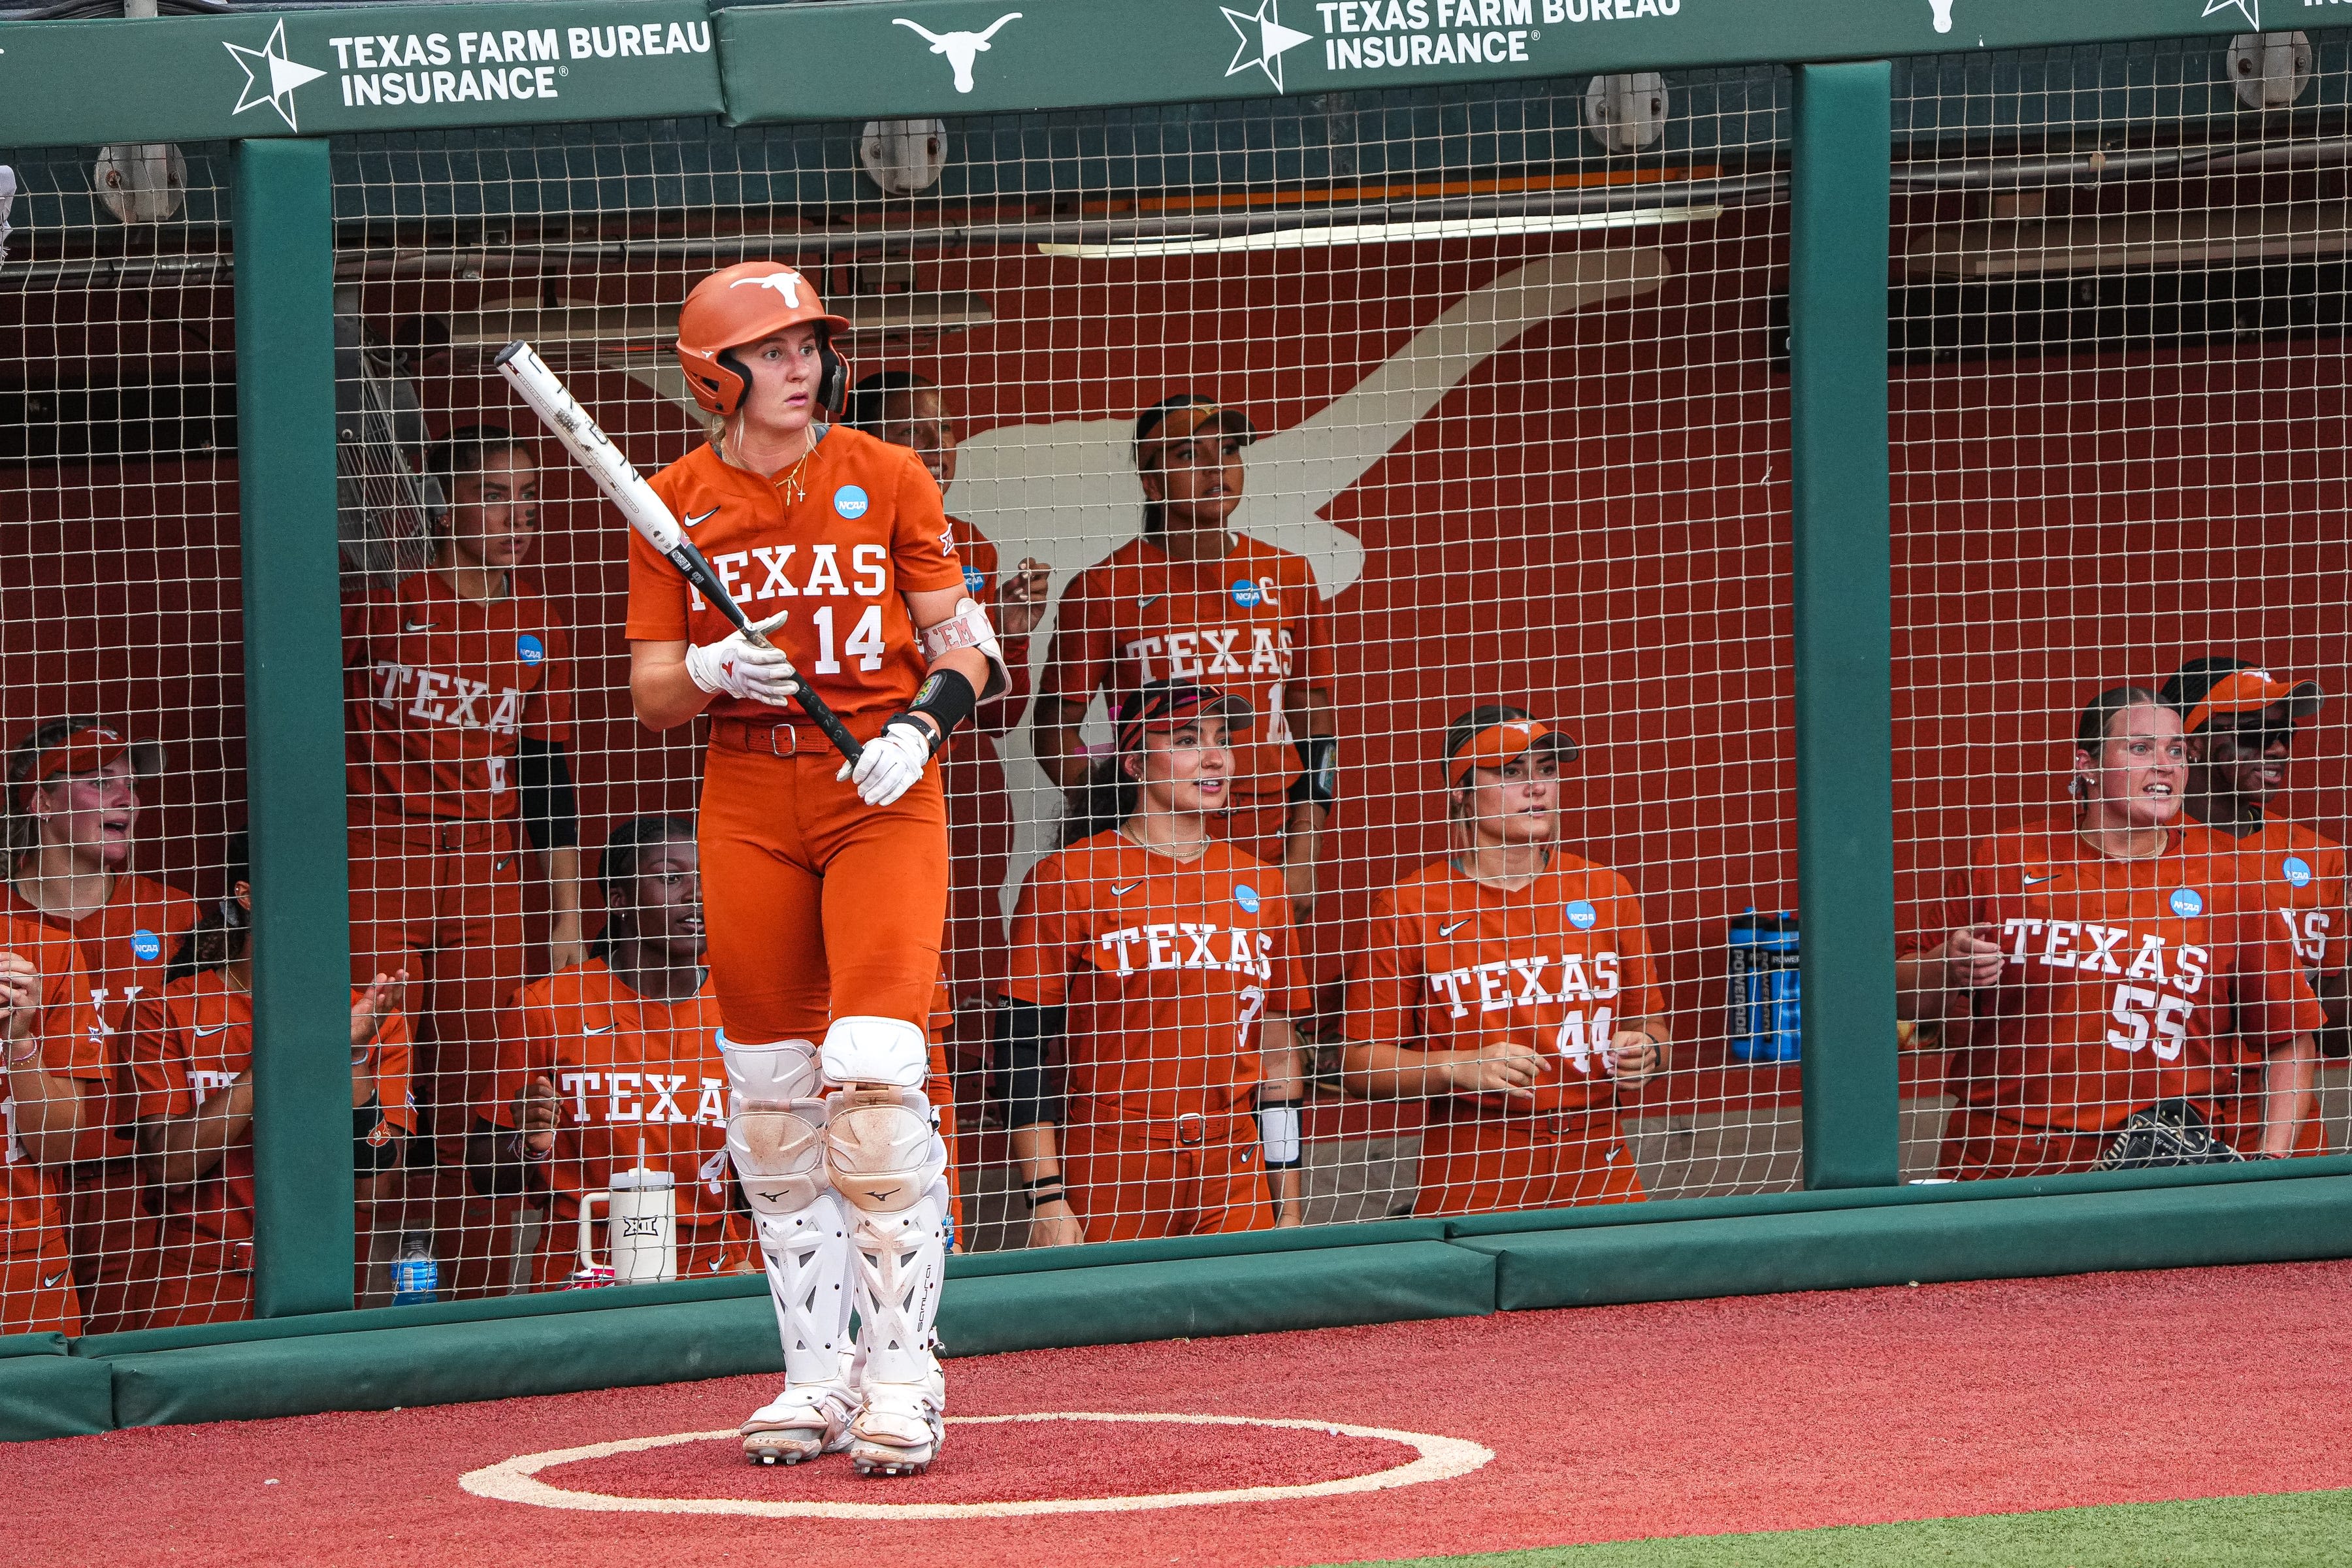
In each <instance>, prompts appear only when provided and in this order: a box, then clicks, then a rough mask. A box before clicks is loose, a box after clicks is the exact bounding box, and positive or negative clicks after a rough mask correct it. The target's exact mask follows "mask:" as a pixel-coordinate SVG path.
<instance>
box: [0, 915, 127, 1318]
mask: <svg viewBox="0 0 2352 1568" xmlns="http://www.w3.org/2000/svg"><path fill="white" fill-rule="evenodd" d="M0 1012H5V1017H0V1058H5V1084H0V1092H5V1095H6V1097H7V1098H6V1099H5V1100H0V1334H18V1333H39V1332H55V1333H61V1334H79V1333H80V1332H81V1331H82V1327H81V1300H80V1297H79V1293H78V1292H77V1291H76V1290H75V1289H74V1279H73V1259H72V1255H71V1254H70V1253H69V1252H68V1249H67V1245H66V1228H65V1209H64V1206H63V1205H62V1204H61V1203H60V1202H59V1201H58V1186H59V1184H58V1182H57V1181H56V1180H55V1173H58V1172H59V1171H61V1170H62V1169H63V1167H64V1166H65V1165H66V1164H67V1163H68V1162H69V1161H71V1160H72V1158H73V1156H74V1153H75V1145H76V1143H77V1142H79V1138H80V1135H81V1132H82V1130H83V1128H84V1127H85V1126H86V1125H87V1124H88V1123H89V1121H90V1120H91V1119H92V1118H93V1117H94V1116H95V1114H96V1110H95V1107H96V1106H97V1105H99V1104H100V1103H101V1102H102V1100H103V1097H104V1092H105V1090H104V1085H105V1081H106V1053H105V1049H104V1047H103V1046H102V1045H101V1044H100V1033H99V1022H98V1010H97V1008H96V1007H95V1006H94V1005H92V1004H91V1002H90V996H89V976H88V975H86V974H85V973H83V972H82V965H81V952H80V948H79V944H78V943H77V942H74V940H73V939H72V938H71V937H70V936H67V935H64V934H63V933H61V932H59V931H58V929H57V928H56V927H55V926H52V925H49V924H47V922H45V921H36V920H29V919H26V917H24V916H22V915H16V914H0Z"/></svg>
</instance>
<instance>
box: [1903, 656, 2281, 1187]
mask: <svg viewBox="0 0 2352 1568" xmlns="http://www.w3.org/2000/svg"><path fill="white" fill-rule="evenodd" d="M2188 778H2189V756H2188V747H2187V745H2186V743H2185V742H2183V741H2182V738H2181V732H2180V715H2179V713H2177V712H2175V711H2174V710H2172V709H2170V708H2168V707H2167V706H2166V705H2165V704H2164V702H2163V701H2162V700H2161V699H2159V698H2158V696H2157V695H2156V693H2154V692H2153V691H2148V690H2145V689H2141V688H2139V687H2137V686H2119V687H2116V688H2113V689H2109V690H2106V691H2103V692H2101V693H2100V694H2099V695H2098V696H2097V697H2096V698H2095V699H2094V700H2092V702H2091V704H2090V706H2089V707H2087V708H2085V709H2084V710H2083V715H2082V718H2081V720H2080V721H2079V722H2078V723H2077V724H2076V726H2075V732H2074V773H2073V777H2072V779H2071V781H2070V783H2069V784H2068V790H2069V792H2070V793H2071V794H2072V795H2074V809H2073V810H2072V811H2071V812H2068V813H2063V814H2062V815H2059V816H2053V817H2052V818H2049V819H2045V820H2042V821H2039V822H2034V823H2031V824H2028V825H2027V826H2023V827H2020V828H2014V829H2011V830H2008V831H2005V832H2000V833H1996V834H1993V835H1992V836H1991V837H1988V838H1985V839H1983V840H1982V841H1980V842H1979V844H1978V845H1977V847H1976V849H1975V851H1974V853H1973V854H1972V855H1971V857H1970V866H1969V870H1968V871H1967V873H1965V875H1964V877H1962V878H1961V879H1957V880H1956V884H1955V886H1954V887H1953V889H1952V890H1951V892H1950V893H1949V894H1948V898H1947V900H1946V906H1945V909H1944V910H1943V911H1942V918H1941V919H1940V920H1939V921H1937V925H1936V927H1935V928H1934V929H1940V930H1944V931H1946V932H1947V934H1946V935H1945V936H1944V938H1943V939H1942V940H1941V941H1940V942H1937V943H1936V944H1935V945H1934V946H1932V947H1928V948H1926V949H1924V950H1922V951H1920V952H1916V953H1914V954H1913V955H1911V956H1909V957H1906V958H1905V959H1904V960H1902V961H1901V963H1900V966H1899V994H1900V995H1901V997H1902V1004H1903V1014H1904V1016H1906V1017H1911V1018H1940V1019H1942V1020H1943V1023H1944V1040H1945V1043H1946V1045H1947V1046H1948V1047H1949V1049H1950V1052H1951V1054H1950V1057H1949V1059H1948V1068H1947V1073H1948V1081H1949V1085H1950V1089H1951V1093H1952V1095H1953V1098H1954V1099H1955V1100H1957V1101H1958V1103H1957V1105H1956V1106H1955V1108H1954V1110H1953V1111H1952V1113H1951V1116H1950V1119H1949V1120H1948V1121H1947V1122H1946V1124H1945V1130H1944V1150H1943V1158H1942V1167H1943V1173H1944V1174H1945V1175H1947V1176H1956V1177H1975V1176H2030V1175H2045V1174H2051V1173H2058V1172H2064V1171H2084V1170H2089V1169H2092V1168H2093V1167H2094V1166H2095V1165H2096V1164H2098V1163H2100V1162H2101V1160H2102V1158H2103V1157H2106V1158H2109V1159H2110V1162H2111V1163H2113V1157H2112V1155H2111V1154H2110V1146H2111V1145H2113V1144H2115V1143H2116V1142H2117V1136H2116V1135H2117V1134H2118V1133H2120V1132H2122V1131H2125V1129H2126V1124H2127V1123H2129V1122H2131V1121H2133V1118H2134V1117H2135V1115H2136V1114H2139V1115H2141V1116H2142V1118H2143V1122H2144V1121H2145V1119H2146V1118H2147V1117H2148V1116H2154V1115H2158V1114H2163V1115H2168V1116H2169V1117H2172V1118H2175V1119H2179V1118H2182V1117H2184V1116H2188V1115H2189V1114H2190V1113H2193V1120H2194V1121H2196V1122H2202V1123H2204V1124H2205V1126H2204V1127H2203V1128H2197V1129H2196V1131H2206V1130H2208V1129H2210V1124H2211V1122H2212V1121H2213V1119H2214V1113H2215V1100H2216V1099H2217V1097H2218V1096H2219V1095H2220V1094H2221V1092H2222V1091H2223V1090H2224V1089H2226V1088H2227V1087H2228V1086H2229V1085H2230V1084H2231V1081H2232V1079H2234V1073H2235V1068H2236V1066H2237V1062H2238V1059H2239V1053H2240V1052H2241V1051H2242V1050H2245V1051H2251V1052H2253V1053H2255V1054H2257V1055H2259V1056H2260V1057H2261V1058H2263V1062H2264V1066H2263V1069H2262V1072H2263V1084H2264V1091H2265V1097H2266V1103H2265V1109H2264V1114H2263V1126H2262V1136H2261V1140H2260V1142H2259V1143H2258V1144H2257V1145H2256V1146H2255V1147H2254V1148H2253V1149H2251V1150H2249V1151H2247V1152H2259V1153H2262V1154H2266V1155H2276V1154H2284V1153H2285V1152H2287V1146H2288V1140H2289V1139H2290V1138H2291V1137H2292V1135H2293V1133H2294V1116H2295V1110H2296V1108H2297V1105H2298V1103H2299V1100H2300V1099H2301V1096H2302V1094H2303V1092H2304V1090H2305V1089H2307V1088H2308V1087H2309V1085H2310V1082H2311V1074H2312V1069H2313V1062H2314V1053H2313V1047H2312V1039H2311V1036H2312V1031H2313V1030H2315V1029H2316V1028H2317V1027H2318V1026H2319V1025H2320V1023H2321V1021H2322V1014H2321V1012H2320V1008H2319V1004H2318V1003H2317V1002H2316V1001H2315V1000H2314V999H2313V998H2312V994H2311V988H2310V987H2309V986H2308V985H2307V984H2305V983H2304V980H2303V976H2302V973H2301V970H2300V967H2299V965H2298V963H2297V960H2296V957H2295V952H2294V946H2293V944H2292V943H2291V942H2289V941H2288V940H2287V935H2286V931H2285V930H2284V926H2283V925H2282V924H2281V922H2279V921H2277V920H2276V919H2275V918H2273V916H2272V914H2271V912H2270V911H2269V910H2268V909H2267V908H2265V907H2264V906H2263V903H2262V902H2260V901H2259V900H2252V901H2249V900H2242V899H2241V898H2240V895H2239V892H2238V889H2236V888H2235V887H2234V886H2233V885H2232V883H2231V878H2230V875H2229V874H2228V870H2227V868H2226V867H2217V865H2216V862H2215V861H2214V860H2213V859H2212V858H2210V857H2209V856H2207V855H2206V854H2204V853H2202V852H2201V851H2200V850H2198V849H2196V848H2195V847H2193V846H2191V845H2190V844H2189V839H2188V835H2187V834H2185V833H2184V832H2182V830H2181V829H2180V827H2179V825H2178V819H2179V815H2180V803H2181V796H2182V793H2183V791H2184V789H2185V788H2186V786H2187V784H2188ZM2217 869H2218V870H2221V872H2222V875H2221V877H2219V878H2218V879H2217V878H2216V877H2215V876H2214V873H2215V871H2216V870H2217ZM2233 1035H2234V1038H2233V1037H2232V1036H2233ZM2192 1125H2193V1123H2192Z"/></svg>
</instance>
